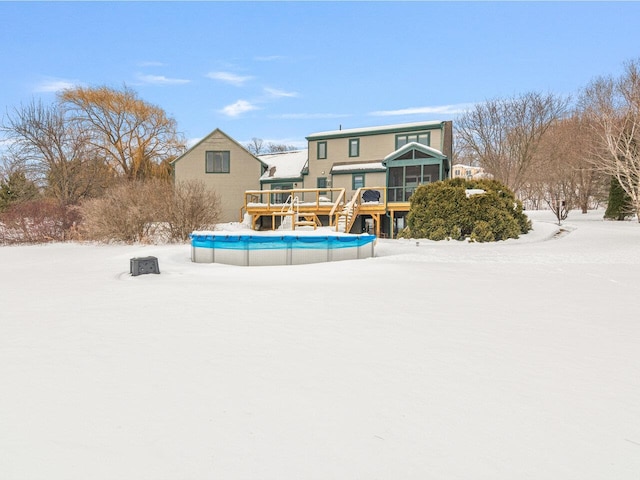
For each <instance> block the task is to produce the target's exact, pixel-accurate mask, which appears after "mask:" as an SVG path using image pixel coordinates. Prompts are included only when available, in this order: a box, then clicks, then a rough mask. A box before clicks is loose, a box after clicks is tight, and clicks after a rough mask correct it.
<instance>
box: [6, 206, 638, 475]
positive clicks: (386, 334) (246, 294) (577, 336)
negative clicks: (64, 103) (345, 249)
mask: <svg viewBox="0 0 640 480" xmlns="http://www.w3.org/2000/svg"><path fill="white" fill-rule="evenodd" d="M531 217H532V219H533V220H534V230H533V231H532V232H531V233H530V234H528V235H526V236H523V237H521V238H520V239H518V240H509V241H507V242H499V243H495V244H469V243H464V242H438V243H436V242H430V241H426V240H423V241H420V242H419V243H416V241H408V240H397V241H394V240H379V241H378V243H377V246H376V257H375V258H371V259H366V260H354V261H345V262H335V263H327V264H314V265H302V266H284V267H253V268H251V267H234V266H227V265H217V264H194V263H191V262H190V260H189V255H190V250H189V247H188V246H186V245H177V246H176V245H169V246H164V245H163V246H99V245H79V244H53V245H44V246H17V247H3V248H0V274H1V276H0V479H3V480H76V479H78V480H87V479H91V480H101V479H105V480H107V479H109V480H114V479H118V480H146V479H148V480H164V479H166V480H183V479H196V480H205V479H261V480H267V479H274V480H275V479H279V480H281V479H296V480H298V479H305V480H307V479H318V480H327V479H394V480H395V479H420V480H424V479H465V480H466V479H492V480H495V479H510V480H512V479H519V480H520V479H563V480H566V479H580V480H585V479H617V480H620V479H629V480H632V479H633V480H638V479H639V478H640V316H639V315H638V296H639V295H640V225H639V224H638V223H636V222H603V221H602V220H601V218H602V212H592V213H590V214H588V215H581V214H580V213H579V212H572V214H571V215H570V217H569V219H568V220H567V221H566V223H565V224H564V225H563V226H562V227H561V228H562V232H559V229H560V227H558V226H556V225H554V224H553V220H554V219H553V216H552V214H551V213H549V212H532V214H531ZM148 255H154V256H157V257H158V260H159V266H160V270H161V274H160V275H141V276H138V277H131V276H130V275H129V260H130V259H131V258H133V257H140V256H148Z"/></svg>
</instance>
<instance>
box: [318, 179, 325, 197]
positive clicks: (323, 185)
mask: <svg viewBox="0 0 640 480" xmlns="http://www.w3.org/2000/svg"><path fill="white" fill-rule="evenodd" d="M316 186H317V188H327V177H318V179H317V183H316ZM326 194H327V192H326V191H324V192H322V191H321V192H320V195H326Z"/></svg>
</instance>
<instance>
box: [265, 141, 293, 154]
mask: <svg viewBox="0 0 640 480" xmlns="http://www.w3.org/2000/svg"><path fill="white" fill-rule="evenodd" d="M295 149H296V147H295V146H293V145H285V144H284V143H273V142H270V143H269V144H268V145H267V151H268V153H282V152H290V151H291V150H295Z"/></svg>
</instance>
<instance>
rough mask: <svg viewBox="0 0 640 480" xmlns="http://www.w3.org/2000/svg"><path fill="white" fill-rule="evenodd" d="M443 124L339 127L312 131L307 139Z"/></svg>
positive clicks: (438, 122) (416, 128) (415, 123)
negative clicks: (324, 130) (323, 130)
mask: <svg viewBox="0 0 640 480" xmlns="http://www.w3.org/2000/svg"><path fill="white" fill-rule="evenodd" d="M440 125H442V122H441V121H439V120H437V121H431V122H413V123H397V124H395V125H382V126H377V127H365V128H348V129H344V130H343V129H339V130H329V131H326V132H317V133H312V134H311V135H309V136H308V137H307V140H316V139H319V138H328V137H350V136H355V135H377V134H380V133H385V132H389V133H391V132H395V131H414V130H421V129H428V128H436V127H439V126H440Z"/></svg>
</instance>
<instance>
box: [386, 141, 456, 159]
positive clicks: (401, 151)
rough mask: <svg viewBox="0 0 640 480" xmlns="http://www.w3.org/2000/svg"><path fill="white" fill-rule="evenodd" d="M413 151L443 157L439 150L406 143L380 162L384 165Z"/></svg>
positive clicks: (419, 144)
mask: <svg viewBox="0 0 640 480" xmlns="http://www.w3.org/2000/svg"><path fill="white" fill-rule="evenodd" d="M413 149H415V150H420V151H421V152H423V153H426V154H429V155H433V156H434V157H444V156H445V155H444V153H442V152H441V151H440V150H436V149H435V148H433V147H427V146H426V145H423V144H421V143H416V142H411V143H407V144H405V145H403V146H402V147H400V148H399V149H397V150H396V151H395V152H391V153H390V154H389V155H387V156H386V157H384V159H383V160H382V163H383V164H386V162H387V160H391V159H394V158H397V157H399V156H400V155H402V154H404V153H406V152H408V151H409V150H413Z"/></svg>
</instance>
